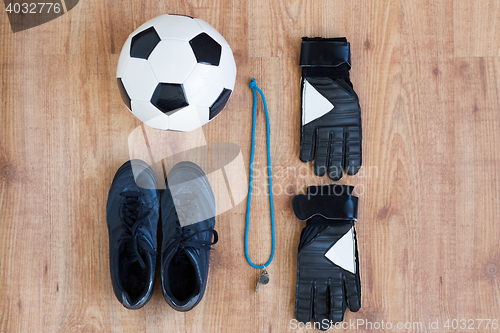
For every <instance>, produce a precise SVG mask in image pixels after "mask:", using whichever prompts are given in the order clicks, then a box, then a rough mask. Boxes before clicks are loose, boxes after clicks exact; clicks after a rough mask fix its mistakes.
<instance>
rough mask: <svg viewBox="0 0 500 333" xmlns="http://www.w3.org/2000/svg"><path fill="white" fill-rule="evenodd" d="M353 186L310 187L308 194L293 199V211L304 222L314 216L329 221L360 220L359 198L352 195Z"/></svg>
mask: <svg viewBox="0 0 500 333" xmlns="http://www.w3.org/2000/svg"><path fill="white" fill-rule="evenodd" d="M353 190H354V187H353V186H346V185H326V186H309V187H308V188H307V194H302V195H297V196H295V198H293V202H292V206H293V211H294V213H295V215H296V216H297V218H298V219H299V220H302V221H306V220H309V219H310V218H311V217H313V216H320V217H322V218H324V219H327V220H352V221H356V220H357V219H358V197H356V196H353V195H352V191H353Z"/></svg>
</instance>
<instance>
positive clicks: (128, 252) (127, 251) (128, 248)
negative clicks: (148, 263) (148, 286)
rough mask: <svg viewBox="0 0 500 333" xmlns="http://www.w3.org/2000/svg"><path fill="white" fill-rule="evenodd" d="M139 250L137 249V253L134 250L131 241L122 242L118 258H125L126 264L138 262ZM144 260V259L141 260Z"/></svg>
mask: <svg viewBox="0 0 500 333" xmlns="http://www.w3.org/2000/svg"><path fill="white" fill-rule="evenodd" d="M140 252H141V249H140V248H139V252H137V250H136V248H135V244H134V241H133V240H132V239H130V240H128V239H127V240H124V241H123V243H122V248H121V250H120V256H122V258H127V260H128V262H130V263H134V262H136V261H140V259H139V256H140V255H141V254H140ZM142 259H143V260H144V258H142Z"/></svg>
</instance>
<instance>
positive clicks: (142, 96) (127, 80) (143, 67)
mask: <svg viewBox="0 0 500 333" xmlns="http://www.w3.org/2000/svg"><path fill="white" fill-rule="evenodd" d="M122 82H123V86H124V87H125V90H126V91H127V93H128V95H129V97H130V98H131V99H135V100H138V101H143V102H146V101H149V100H150V99H151V96H152V94H153V91H154V90H155V89H156V86H157V85H158V81H157V80H156V78H155V76H154V74H153V71H152V70H151V66H150V65H149V62H148V61H147V60H144V59H139V58H130V59H129V60H128V61H127V64H126V65H125V68H124V69H123V76H122Z"/></svg>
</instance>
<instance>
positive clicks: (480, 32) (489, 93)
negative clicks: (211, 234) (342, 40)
mask: <svg viewBox="0 0 500 333" xmlns="http://www.w3.org/2000/svg"><path fill="white" fill-rule="evenodd" d="M163 13H178V14H186V15H190V16H195V17H199V18H201V19H203V20H205V21H207V22H209V23H210V24H211V25H213V26H214V27H215V28H216V29H217V30H219V31H220V32H221V33H222V34H223V35H224V37H225V38H226V39H227V41H228V42H229V44H230V45H231V47H232V49H233V51H234V55H235V59H236V64H237V68H238V76H237V80H236V86H235V90H234V94H233V96H232V98H231V100H230V102H229V103H228V105H227V106H226V108H225V110H224V111H223V112H222V114H221V115H220V116H219V117H218V118H217V119H215V120H214V121H212V122H211V123H209V124H207V125H206V126H204V128H203V130H204V133H205V136H206V139H207V140H208V141H209V142H220V141H225V142H232V143H235V144H237V145H239V146H240V147H241V150H242V153H243V158H244V160H245V164H246V167H247V168H248V160H249V155H250V130H251V127H250V126H251V90H250V89H249V88H248V82H249V80H250V79H251V78H252V77H255V78H256V79H257V83H258V84H259V86H260V87H261V88H262V89H263V91H264V92H265V94H266V97H267V99H268V104H269V110H270V115H271V141H272V152H271V154H272V163H273V168H274V172H275V178H274V183H275V184H276V185H275V186H277V187H278V188H283V189H285V188H286V189H287V191H281V192H280V193H278V194H276V195H275V210H276V234H277V240H276V257H275V259H274V261H273V263H272V264H271V266H270V267H269V269H268V271H269V273H270V276H271V282H270V284H269V285H267V286H264V287H261V288H260V291H259V293H258V294H255V293H254V288H255V281H256V278H257V275H258V271H257V270H255V269H253V268H251V267H250V266H249V265H248V264H247V262H246V261H245V257H244V248H243V235H244V226H245V218H244V214H245V212H246V206H245V204H244V203H242V204H239V205H238V206H237V207H235V208H234V209H232V210H230V211H228V212H226V213H224V214H222V215H220V216H219V217H218V219H217V224H216V229H217V230H218V232H219V235H220V241H219V243H218V244H217V245H216V246H215V248H216V249H215V251H213V252H212V257H211V267H210V269H211V271H210V277H209V284H208V289H207V292H206V294H205V297H204V299H203V301H202V303H200V305H199V306H198V307H197V308H195V309H194V310H193V311H191V312H188V313H178V312H175V311H174V310H172V309H171V308H170V307H169V306H168V305H167V303H166V302H165V301H164V299H163V296H162V294H161V291H160V290H161V288H160V283H159V279H157V281H156V285H155V288H156V289H155V292H154V295H153V297H152V299H151V301H150V302H149V303H148V304H147V306H145V307H144V308H143V309H141V310H138V311H129V310H126V309H125V308H123V307H122V306H121V305H120V303H119V302H118V301H117V300H116V299H115V296H114V294H113V291H112V287H111V282H110V276H109V259H108V238H107V237H108V236H107V226H106V218H105V205H106V200H107V191H108V189H109V186H110V183H111V180H112V177H113V175H114V173H115V171H116V169H117V168H118V167H119V166H120V165H121V164H122V163H123V162H124V161H126V160H127V159H128V158H129V148H128V137H129V135H130V133H131V132H132V131H133V130H134V129H135V128H136V127H137V126H140V125H141V123H140V121H139V120H137V119H136V118H135V117H134V116H133V115H131V114H130V113H129V112H128V111H127V110H126V107H125V106H124V104H123V102H122V101H121V98H120V95H119V92H118V89H117V86H116V80H115V72H116V65H117V61H118V54H119V52H120V50H121V46H122V45H123V42H124V41H125V39H126V38H127V36H128V34H129V33H130V32H132V31H133V30H134V29H135V28H137V27H138V26H139V25H140V24H142V23H143V22H144V21H146V20H148V19H150V18H152V17H154V16H156V15H159V14H163ZM0 33H1V39H0V66H1V67H0V75H1V77H0V78H1V85H0V96H1V103H0V117H1V118H0V123H1V130H0V214H1V215H0V297H1V302H0V331H1V332H42V331H44V332H112V331H120V332H122V331H123V332H143V331H147V332H264V331H266V332H268V331H269V332H271V331H272V332H288V331H293V329H292V327H291V325H290V320H291V319H293V311H294V297H295V289H294V288H295V276H296V257H297V254H296V253H297V245H298V241H299V235H300V231H301V229H302V228H303V226H304V223H303V222H300V221H298V220H297V219H296V218H295V216H294V214H293V213H292V209H291V200H292V197H293V196H294V195H295V194H296V193H298V192H301V191H304V189H305V188H306V186H307V185H313V184H323V183H329V181H328V180H327V179H321V178H318V177H315V176H313V174H312V168H311V166H307V167H306V169H304V167H305V166H304V165H303V164H302V163H301V162H300V161H299V158H298V152H299V133H300V83H299V81H300V69H299V67H298V56H299V52H300V37H302V36H323V37H335V36H346V37H347V39H348V40H349V41H350V42H351V48H352V63H353V69H352V71H351V75H352V82H353V84H354V87H355V89H356V92H357V93H358V95H359V97H360V103H361V107H362V117H363V137H364V141H363V153H364V161H363V162H364V164H363V168H362V169H361V171H360V173H359V174H358V175H357V176H355V177H345V178H344V179H342V181H341V183H342V184H353V185H357V190H358V192H359V193H360V203H361V206H360V209H359V221H358V222H357V230H358V240H359V253H360V263H361V268H360V272H361V280H362V294H363V298H362V308H361V310H360V311H359V312H358V313H350V312H347V314H346V320H347V321H349V320H351V321H356V320H358V319H360V320H364V321H370V322H372V323H373V324H375V327H376V322H378V323H380V322H381V321H384V323H386V322H391V323H393V325H396V323H397V322H402V323H406V322H421V323H423V326H422V328H418V326H417V327H415V328H414V329H409V330H404V329H403V330H392V331H400V332H403V331H407V332H427V331H431V330H430V329H429V322H435V321H436V320H438V321H439V322H438V324H439V330H437V331H439V332H443V331H447V329H446V328H445V327H444V324H445V323H446V320H448V319H449V320H450V322H449V324H450V326H451V325H452V320H453V319H457V320H458V326H459V331H460V326H461V325H462V323H463V322H460V320H462V319H465V320H467V322H466V325H467V327H469V325H471V323H472V324H473V325H472V326H471V327H474V328H475V330H474V331H477V332H488V331H492V332H496V331H497V330H494V329H491V324H490V326H489V327H488V329H485V324H486V321H484V322H482V324H481V323H480V322H479V321H478V320H477V319H496V320H497V321H498V320H500V280H499V279H500V245H499V239H500V183H499V182H500V108H499V104H500V1H499V0H454V1H452V0H422V1H410V0H399V1H397V0H394V1H390V0H356V1H347V0H315V1H300V0H291V1H279V0H271V1H268V0H254V1H248V0H238V1H236V0H234V1H231V0H219V1H203V0H187V1H186V0H182V1H181V0H172V1H150V0H142V1H132V0H121V1H117V0H109V1H102V0H81V1H80V3H79V4H78V5H77V6H76V7H75V8H74V9H73V10H71V11H70V12H68V14H65V15H63V16H62V17H60V18H58V19H56V20H54V21H51V22H48V23H46V24H44V25H41V26H38V27H36V28H33V29H29V30H26V31H23V32H18V33H15V34H13V33H12V31H11V28H10V25H9V21H8V19H7V15H6V14H0ZM258 122H259V125H258V128H257V135H258V138H259V139H260V141H259V143H258V145H257V149H258V154H257V156H256V162H257V163H258V168H260V169H261V171H263V170H264V164H265V153H264V151H265V146H264V141H263V138H264V133H265V132H264V118H263V113H259V117H258ZM156 144H160V143H156ZM162 144H165V145H168V142H163V143H162ZM296 170H302V171H301V172H300V173H297V171H296ZM261 174H262V176H261V177H257V179H256V183H257V184H258V186H260V187H261V188H262V189H264V188H265V178H264V177H263V173H262V172H261ZM267 200H268V199H267V197H266V196H265V195H260V196H256V197H254V199H253V207H252V226H251V231H250V240H251V247H250V254H251V257H252V258H253V259H254V261H264V260H267V257H268V255H269V252H270V233H269V225H270V222H269V212H268V201H267ZM469 319H470V320H472V321H470V320H469ZM479 324H481V326H480V327H479V329H478V328H477V326H478V325H479ZM454 325H455V327H457V326H456V325H457V322H455V324H454ZM364 328H365V327H364V326H363V327H359V330H355V329H352V328H351V329H348V330H346V331H352V332H354V331H363V330H362V329H364ZM368 328H369V327H368ZM364 331H373V332H378V331H382V329H376V328H373V329H372V330H370V329H368V330H364ZM433 331H435V332H436V330H433Z"/></svg>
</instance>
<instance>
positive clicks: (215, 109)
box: [208, 89, 232, 120]
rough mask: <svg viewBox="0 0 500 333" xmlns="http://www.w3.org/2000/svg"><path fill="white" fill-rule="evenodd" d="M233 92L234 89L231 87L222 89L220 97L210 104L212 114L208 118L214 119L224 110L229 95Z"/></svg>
mask: <svg viewBox="0 0 500 333" xmlns="http://www.w3.org/2000/svg"><path fill="white" fill-rule="evenodd" d="M231 92H232V91H231V90H229V89H224V90H222V92H221V93H220V95H219V97H217V99H216V100H215V102H214V104H212V106H210V115H209V118H208V120H212V119H213V118H214V117H215V116H217V115H218V114H219V113H220V112H221V111H222V109H223V108H224V106H225V105H226V103H227V101H228V100H229V96H231Z"/></svg>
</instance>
